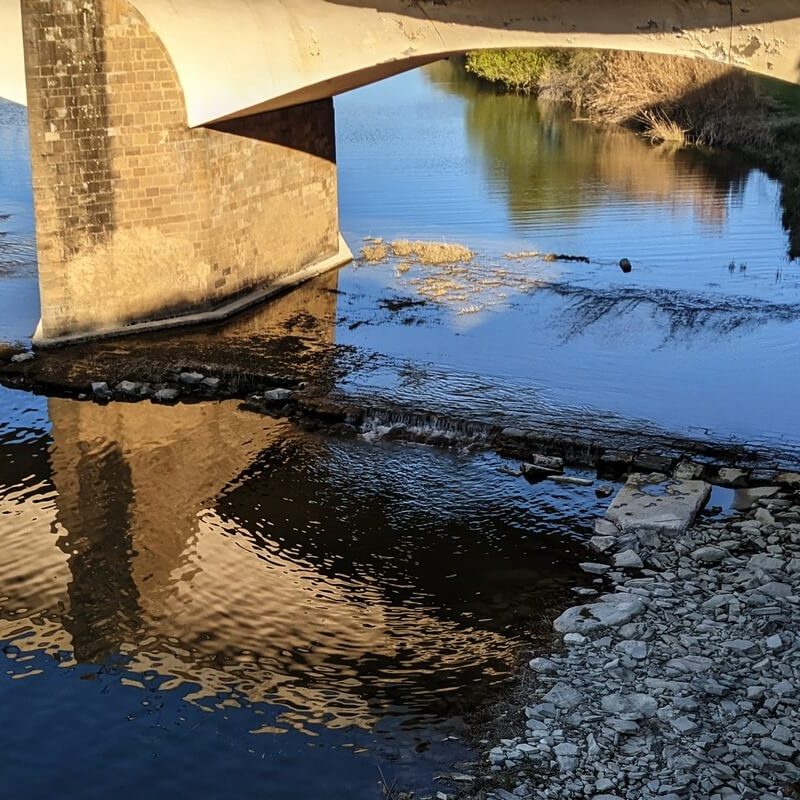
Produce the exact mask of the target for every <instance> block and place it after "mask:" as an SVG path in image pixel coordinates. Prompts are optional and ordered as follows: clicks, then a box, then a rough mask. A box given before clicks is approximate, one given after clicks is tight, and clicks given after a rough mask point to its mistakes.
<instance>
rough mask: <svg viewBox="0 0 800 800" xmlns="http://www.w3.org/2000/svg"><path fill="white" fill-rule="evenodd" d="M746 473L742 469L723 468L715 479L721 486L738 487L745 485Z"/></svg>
mask: <svg viewBox="0 0 800 800" xmlns="http://www.w3.org/2000/svg"><path fill="white" fill-rule="evenodd" d="M747 477H748V473H747V472H745V471H744V470H743V469H734V468H733V467H723V468H722V469H721V470H719V472H718V473H717V479H718V481H719V483H720V484H722V486H731V487H739V486H744V485H745V484H746V483H747Z"/></svg>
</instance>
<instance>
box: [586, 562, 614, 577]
mask: <svg viewBox="0 0 800 800" xmlns="http://www.w3.org/2000/svg"><path fill="white" fill-rule="evenodd" d="M579 566H580V568H581V569H582V570H583V571H584V572H588V573H590V574H591V575H605V574H606V572H608V571H609V570H610V569H611V567H610V566H609V565H608V564H596V563H594V562H592V561H585V562H584V563H583V564H579Z"/></svg>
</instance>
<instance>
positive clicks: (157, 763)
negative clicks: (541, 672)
mask: <svg viewBox="0 0 800 800" xmlns="http://www.w3.org/2000/svg"><path fill="white" fill-rule="evenodd" d="M336 107H337V128H338V151H339V164H340V197H341V215H342V229H343V232H344V234H345V236H346V238H347V239H348V241H349V242H350V244H351V247H352V248H353V250H354V251H355V252H358V251H359V250H360V248H361V245H362V243H363V242H364V241H365V237H381V238H384V239H387V240H391V239H395V238H408V239H414V240H415V239H430V240H437V241H442V240H447V241H450V242H458V243H462V244H464V245H467V246H469V247H470V248H471V249H473V250H474V251H475V253H476V255H475V258H474V259H473V261H472V263H471V264H470V265H469V266H468V267H467V268H465V269H458V270H453V269H450V270H445V269H444V268H437V267H430V266H423V265H420V264H413V263H411V264H405V263H403V262H402V260H398V259H389V260H387V261H385V262H382V263H377V264H374V263H364V262H360V261H357V262H356V263H355V264H354V265H353V266H351V267H348V268H346V269H344V270H341V271H340V272H338V273H334V274H332V275H329V276H325V277H323V278H321V279H319V280H318V281H316V282H312V283H310V284H308V285H307V286H305V287H303V288H302V289H300V290H298V291H297V292H296V293H294V294H290V295H287V296H286V297H284V298H281V299H280V300H279V301H277V302H276V303H274V304H271V305H269V306H266V307H264V308H261V309H256V310H253V311H252V312H250V313H249V314H247V315H244V316H242V317H240V318H239V319H237V320H234V321H232V322H231V323H230V324H229V325H227V326H224V327H223V328H221V329H217V330H214V331H207V330H195V331H187V332H179V333H176V332H172V333H170V334H162V335H159V336H157V337H150V338H148V339H147V340H144V341H145V343H146V348H147V351H148V356H152V357H155V356H156V355H157V354H158V353H159V352H161V353H163V354H164V357H165V358H177V357H178V356H179V355H180V354H184V355H189V356H194V355H197V354H200V355H202V354H203V353H204V352H205V351H206V350H207V349H209V348H211V347H212V346H213V348H214V352H215V356H216V357H219V355H220V353H221V352H222V353H224V354H226V355H227V357H229V358H230V359H231V361H232V362H234V361H237V360H238V361H239V362H241V363H244V364H247V363H251V362H252V361H253V360H254V359H259V358H262V359H267V358H268V359H270V360H271V361H270V364H271V367H275V364H276V363H278V364H279V365H281V366H282V367H283V368H285V369H286V370H287V371H290V370H294V371H296V372H297V376H298V377H308V375H312V377H313V378H314V379H315V380H318V381H320V382H322V383H324V384H325V385H326V386H327V387H328V389H329V391H330V392H331V394H333V395H336V396H339V397H345V398H350V399H355V400H358V401H362V402H364V403H371V404H375V405H381V404H385V405H386V406H391V407H392V408H394V409H398V408H400V409H407V410H408V411H409V412H412V411H415V410H416V411H426V412H432V413H436V414H438V415H439V417H438V418H439V419H443V420H447V419H453V420H456V419H472V420H476V419H477V420H485V421H493V422H498V421H499V422H502V423H505V424H533V423H534V422H535V423H536V424H539V425H548V424H552V425H556V424H557V423H558V422H559V421H560V420H561V421H563V420H568V421H569V424H570V425H572V426H573V427H578V428H583V427H585V428H591V427H592V426H597V425H600V424H602V425H604V426H605V427H606V428H608V429H610V430H619V431H623V430H624V431H629V432H630V431H634V432H635V431H637V430H640V431H644V430H645V429H653V428H656V429H659V430H664V431H666V432H668V433H679V434H686V435H691V436H695V437H698V438H701V439H708V440H709V441H718V440H719V441H746V442H748V443H749V444H753V445H755V446H756V447H758V448H763V449H764V450H765V451H769V452H775V453H780V454H782V455H787V454H788V456H793V455H794V454H795V453H796V452H797V445H798V441H797V436H796V425H795V424H794V410H793V396H794V390H795V388H796V386H795V382H796V380H797V379H796V377H795V375H794V372H793V370H792V369H791V364H793V363H797V358H798V353H797V352H796V350H797V348H798V347H800V336H798V333H799V332H800V331H798V326H800V279H799V278H798V267H797V265H796V264H795V263H794V262H791V261H790V260H789V259H788V257H787V255H786V254H787V250H788V238H787V234H786V232H785V231H784V230H783V229H782V227H781V222H780V219H781V208H780V185H779V183H778V182H777V181H775V180H773V179H772V178H770V177H769V176H768V175H766V174H765V173H764V172H762V171H761V170H759V169H758V168H757V167H756V166H755V165H752V164H748V163H746V162H745V161H744V160H743V159H741V158H739V157H736V156H732V155H730V154H721V153H717V154H712V153H703V152H700V151H692V150H678V151H676V150H670V149H665V148H657V147H654V146H652V145H650V144H648V143H646V142H644V141H642V140H641V139H639V138H637V137H635V136H634V135H633V134H630V133H628V132H625V131H621V130H615V129H598V128H595V127H592V126H590V125H588V124H587V123H585V122H582V121H574V120H573V119H572V115H571V114H570V113H569V112H567V111H565V110H564V109H557V108H547V107H540V106H538V105H537V104H536V103H535V102H534V101H532V100H528V99H525V98H519V97H509V96H504V95H498V94H495V93H494V92H491V91H488V90H486V89H485V88H481V87H479V86H478V85H477V84H476V83H475V82H473V81H471V80H467V79H466V78H465V77H464V76H463V75H461V74H460V73H459V71H458V70H457V69H455V68H454V67H453V66H452V65H449V64H446V63H443V64H438V65H433V66H432V67H429V68H427V69H425V70H418V71H414V72H410V73H407V74H405V75H401V76H398V77H397V78H394V79H392V80H389V81H386V82H383V83H381V84H377V85H375V86H371V87H367V88H365V89H362V90H359V91H357V92H353V93H351V94H349V95H345V96H342V97H340V98H337V101H336ZM29 182H30V176H29V170H28V166H27V134H26V130H25V116H24V110H22V109H19V108H18V107H14V106H11V105H9V104H3V103H0V340H25V339H26V337H28V336H29V334H30V331H31V330H32V329H33V325H34V324H35V321H36V318H37V316H38V307H37V302H38V301H37V295H36V265H35V252H34V246H33V241H34V239H33V213H32V201H31V193H30V186H29ZM534 251H536V252H541V253H548V252H555V253H564V254H573V255H580V256H583V257H585V258H586V259H588V263H576V262H547V261H544V260H543V259H541V258H537V257H533V256H525V257H519V255H520V254H521V253H531V252H534ZM509 255H514V256H515V257H513V258H511V257H508V256H509ZM623 257H624V258H628V259H630V261H631V262H632V264H633V270H632V272H631V273H629V274H624V273H622V271H621V270H620V269H619V266H618V262H619V260H620V259H621V258H623ZM143 347H145V344H143V341H142V340H136V339H130V340H120V341H119V342H114V343H111V344H106V345H102V346H98V347H97V348H96V349H95V350H94V351H93V357H95V358H97V359H99V360H102V359H103V358H106V359H109V360H114V361H116V362H119V361H120V360H122V361H124V360H125V359H126V358H133V357H135V356H136V355H137V353H138V352H141V350H142V348H143ZM509 466H513V465H511V464H509V463H507V462H506V461H504V460H503V459H501V458H500V457H499V456H496V455H493V454H491V453H487V452H481V451H480V450H477V451H470V450H464V449H452V450H440V449H434V448H428V447H422V446H415V445H409V444H402V443H397V442H391V441H387V440H385V439H380V437H377V438H376V437H373V436H369V437H367V439H366V440H365V439H363V438H356V439H343V438H339V437H335V436H329V435H326V434H324V433H320V432H317V433H314V432H309V431H305V430H301V429H299V428H298V427H296V426H293V425H292V424H291V423H290V422H288V421H285V420H280V419H277V420H276V419H271V418H268V417H263V416H261V415H257V414H253V413H251V412H248V411H245V410H243V409H241V408H240V407H239V403H238V402H235V401H225V402H213V403H211V402H209V403H199V404H194V405H180V406H177V407H174V408H163V407H159V406H154V405H150V404H137V405H132V404H119V403H117V404H112V405H110V406H105V407H103V406H98V405H95V404H92V403H85V402H76V401H74V400H68V399H61V398H49V399H48V398H45V397H40V396H33V395H30V394H27V393H24V392H20V391H15V390H11V389H1V388H0V544H1V545H2V546H0V652H2V654H3V658H2V659H0V663H2V666H3V670H2V674H0V707H1V708H2V709H3V710H4V714H5V722H6V724H5V725H3V726H0V754H2V755H0V765H1V766H2V771H3V776H4V779H5V781H4V782H5V785H7V786H9V787H13V788H14V791H15V792H16V793H17V794H19V795H20V796H23V797H31V798H39V797H42V798H43V797H50V796H52V794H53V793H54V792H55V791H59V792H61V793H64V794H66V795H67V796H69V797H75V798H94V797H98V798H99V797H107V796H108V795H109V794H113V795H115V796H117V797H121V798H127V797H134V796H139V795H140V794H141V789H140V787H141V786H147V793H148V795H149V796H150V797H153V798H161V797H170V798H190V797H222V796H229V795H230V792H231V787H234V786H235V787H236V794H237V796H243V797H251V796H266V797H275V798H281V800H284V799H285V798H286V799H291V798H307V797H327V798H331V799H332V800H360V799H361V798H363V799H364V800H375V798H378V797H380V796H381V792H380V789H379V787H378V780H379V777H380V775H381V774H382V775H383V776H384V777H385V779H386V781H387V782H388V783H389V784H391V783H392V782H393V781H395V780H397V782H398V785H399V786H403V787H411V788H416V789H418V790H420V791H424V792H434V793H435V791H436V790H437V789H438V788H440V785H439V784H436V783H435V782H434V780H433V778H434V776H435V775H436V774H437V773H442V772H444V773H447V772H450V771H452V770H453V769H456V770H458V771H468V769H469V762H470V761H471V760H472V759H474V758H475V757H476V755H475V752H474V750H473V749H472V748H471V746H470V743H469V742H468V741H467V739H466V738H465V735H466V732H467V727H466V725H467V722H468V721H469V716H470V713H471V712H474V711H475V710H476V709H478V708H480V707H481V705H482V704H484V703H486V702H490V701H491V700H492V699H493V698H495V697H496V696H497V695H498V693H499V692H500V691H501V689H502V687H503V686H504V685H505V683H506V681H507V680H508V679H509V677H510V676H511V675H512V674H513V672H514V669H515V667H516V665H517V663H518V661H519V658H520V653H524V652H526V651H529V650H531V649H535V648H536V646H537V643H540V642H541V643H543V646H545V647H546V646H547V642H548V637H549V619H550V618H552V616H553V615H554V613H555V610H556V609H559V608H561V607H563V606H565V605H567V604H568V603H569V597H570V589H571V587H574V586H576V585H584V584H585V583H586V581H587V578H586V576H585V575H583V573H581V572H580V570H579V569H578V566H577V564H578V562H579V561H580V560H582V559H583V558H584V549H583V546H582V542H584V541H585V539H586V537H587V536H588V535H589V534H590V529H591V521H592V518H593V517H594V516H596V515H597V514H598V513H600V512H601V511H602V510H603V509H604V507H605V505H606V504H607V501H603V500H598V499H597V498H596V497H595V494H594V490H593V489H592V488H588V487H587V488H584V487H576V486H558V485H555V484H549V483H540V484H536V485H529V484H527V483H525V482H524V481H521V480H520V479H518V478H515V477H513V475H510V474H508V471H507V470H508V467H509Z"/></svg>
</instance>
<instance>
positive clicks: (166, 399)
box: [151, 387, 181, 405]
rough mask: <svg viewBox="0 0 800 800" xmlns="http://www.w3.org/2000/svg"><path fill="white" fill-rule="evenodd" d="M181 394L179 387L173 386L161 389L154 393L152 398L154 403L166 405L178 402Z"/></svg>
mask: <svg viewBox="0 0 800 800" xmlns="http://www.w3.org/2000/svg"><path fill="white" fill-rule="evenodd" d="M180 396H181V393H180V390H179V389H173V388H170V387H168V388H166V389H159V390H158V391H157V392H155V393H154V394H153V397H152V398H151V399H152V401H153V402H154V403H162V404H164V405H168V404H170V403H175V402H177V400H178V398H179V397H180Z"/></svg>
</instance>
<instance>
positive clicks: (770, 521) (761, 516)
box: [755, 508, 775, 525]
mask: <svg viewBox="0 0 800 800" xmlns="http://www.w3.org/2000/svg"><path fill="white" fill-rule="evenodd" d="M755 518H756V519H757V520H758V521H759V522H763V523H764V524H765V525H774V524H775V517H773V516H772V514H770V513H769V511H767V509H766V508H759V509H758V511H756V513H755Z"/></svg>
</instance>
